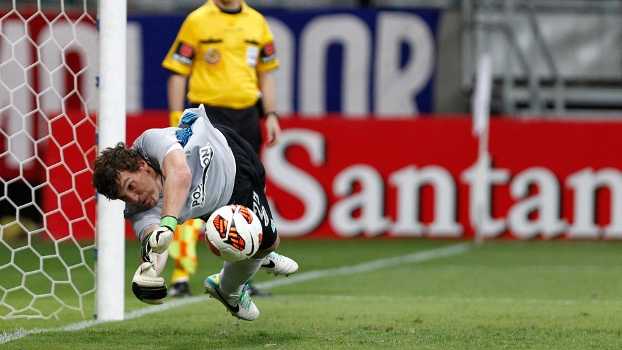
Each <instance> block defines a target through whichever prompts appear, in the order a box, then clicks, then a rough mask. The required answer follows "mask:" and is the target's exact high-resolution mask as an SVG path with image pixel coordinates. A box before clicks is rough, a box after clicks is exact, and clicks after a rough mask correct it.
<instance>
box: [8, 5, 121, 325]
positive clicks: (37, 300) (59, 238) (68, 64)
mask: <svg viewBox="0 0 622 350" xmlns="http://www.w3.org/2000/svg"><path fill="white" fill-rule="evenodd" d="M95 4H96V2H95V1H94V0H92V1H87V0H79V1H78V0H55V1H45V0H31V1H15V0H14V1H8V2H7V1H5V2H2V3H1V4H0V276H1V277H0V319H12V318H60V317H61V315H64V314H65V313H74V314H76V315H78V316H79V317H81V318H83V319H84V318H87V317H89V318H90V317H92V315H94V314H96V302H95V294H96V293H95V291H96V278H95V259H96V252H97V249H96V244H95V231H96V224H95V217H96V197H95V194H94V191H93V189H92V188H91V185H90V183H91V177H92V170H91V164H92V161H93V159H94V157H95V156H96V154H97V146H96V132H97V123H96V112H97V108H98V93H97V82H98V72H97V67H99V65H98V60H99V48H98V29H97V20H96V15H97V8H95V7H94V6H96V5H95ZM123 135H124V134H123ZM69 317H73V316H69Z"/></svg>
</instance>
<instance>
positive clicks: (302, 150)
mask: <svg viewBox="0 0 622 350" xmlns="http://www.w3.org/2000/svg"><path fill="white" fill-rule="evenodd" d="M282 126H283V129H284V135H283V140H282V142H281V143H280V145H279V146H277V147H276V148H275V149H270V150H268V151H267V152H264V154H263V160H264V163H265V164H266V168H267V171H268V174H269V185H268V191H267V193H268V194H269V196H270V197H271V198H272V199H273V201H274V209H275V210H274V211H275V212H276V214H277V216H278V217H279V220H278V221H277V223H278V224H279V226H278V227H279V229H280V232H281V234H283V235H284V236H305V237H330V236H340V237H351V236H357V235H364V236H377V235H385V236H388V237H404V236H406V237H455V238H465V237H467V238H468V237H473V236H474V231H475V229H474V228H475V223H476V222H481V225H480V227H481V231H480V232H481V233H482V235H483V236H484V237H487V238H517V239H531V238H536V237H540V238H555V237H564V238H571V239H572V238H575V239H599V238H606V239H619V238H622V172H621V170H620V169H621V167H622V164H621V161H622V159H621V157H620V154H621V151H622V145H621V144H620V143H619V142H617V138H618V135H619V133H620V132H622V122H613V121H606V122H604V121H601V122H585V121H582V122H578V121H542V120H540V121H536V120H518V119H512V118H496V119H493V120H492V121H491V125H490V143H489V155H490V157H489V160H486V159H482V162H481V163H478V151H477V147H478V140H477V138H475V137H474V136H473V135H472V132H471V127H472V125H471V120H470V118H466V117H438V116H437V117H434V118H418V119H408V120H381V119H367V120H364V121H357V120H347V119H343V118H326V119H321V120H304V119H283V120H282ZM478 164H480V165H482V169H483V172H480V173H478V172H477V165H478ZM482 179H483V181H479V180H482ZM478 191H484V192H482V193H484V194H485V196H484V199H485V200H484V202H483V203H482V206H481V211H480V213H479V214H480V216H478V212H477V210H476V205H475V198H476V192H478ZM478 220H479V221H478Z"/></svg>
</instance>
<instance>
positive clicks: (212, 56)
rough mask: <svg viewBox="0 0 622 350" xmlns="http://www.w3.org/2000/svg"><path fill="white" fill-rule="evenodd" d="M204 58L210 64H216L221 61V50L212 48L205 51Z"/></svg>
mask: <svg viewBox="0 0 622 350" xmlns="http://www.w3.org/2000/svg"><path fill="white" fill-rule="evenodd" d="M203 59H204V60H205V62H207V63H209V64H216V63H218V62H220V52H218V50H216V49H212V48H210V49H208V50H207V51H206V52H205V56H203Z"/></svg>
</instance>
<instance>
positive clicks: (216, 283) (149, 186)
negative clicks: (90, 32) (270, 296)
mask: <svg viewBox="0 0 622 350" xmlns="http://www.w3.org/2000/svg"><path fill="white" fill-rule="evenodd" d="M92 183H93V187H94V188H95V189H96V190H97V192H98V193H100V194H102V195H104V196H105V197H106V198H108V199H120V200H122V201H124V202H125V203H126V206H125V210H124V216H125V218H126V219H127V220H129V221H130V222H131V224H132V228H133V230H134V232H135V233H136V235H137V237H138V238H139V239H140V241H141V242H142V249H141V256H142V259H143V263H142V264H141V265H140V266H139V268H138V270H137V271H136V273H135V275H134V278H133V281H132V291H133V292H134V294H135V295H136V297H137V298H138V299H140V300H141V301H143V302H146V303H150V304H160V303H163V302H164V298H165V297H166V294H167V289H166V285H165V283H164V279H163V278H162V277H159V276H158V275H159V274H160V272H161V271H162V269H163V268H164V265H165V263H166V259H167V256H168V252H167V248H168V246H169V245H170V243H171V241H172V240H173V236H174V233H173V230H174V228H175V227H176V226H177V224H178V222H185V221H187V220H189V219H202V220H206V219H207V218H208V217H209V215H210V214H211V213H212V212H213V211H215V210H216V209H218V208H220V207H222V206H224V205H228V204H241V205H244V206H246V207H249V208H252V209H253V211H254V212H255V213H265V215H264V216H263V217H262V220H261V224H262V228H263V229H262V233H263V239H262V243H261V246H260V247H259V251H258V252H257V253H256V254H255V255H254V256H253V257H252V258H250V259H247V260H243V261H240V262H236V263H230V262H224V264H223V268H222V270H221V271H220V272H219V273H217V274H214V275H211V276H209V277H208V278H207V279H206V281H205V290H206V293H208V294H210V296H211V297H213V298H215V299H217V300H218V301H220V302H221V303H222V304H223V305H224V306H225V307H226V308H227V310H228V311H229V312H230V313H231V314H232V315H233V316H235V317H237V318H240V319H243V320H249V321H252V320H255V319H257V317H259V310H258V309H257V307H256V306H255V304H254V303H253V301H252V300H251V298H250V295H249V292H248V283H247V282H248V281H249V280H250V279H251V278H252V277H253V276H254V275H255V274H256V273H257V271H259V269H260V268H264V269H266V270H268V272H271V273H273V274H275V275H278V274H283V275H286V276H287V275H290V274H292V273H294V272H296V271H297V270H298V264H297V263H296V262H295V261H294V260H292V259H290V258H288V257H285V256H283V255H280V254H277V253H276V252H274V250H276V249H277V248H278V246H279V236H278V234H277V231H276V226H275V224H274V220H273V219H272V213H271V210H270V206H269V204H268V200H267V198H266V195H265V193H264V188H265V184H266V183H265V170H264V167H263V165H262V164H261V161H260V160H259V156H258V155H257V153H255V151H254V150H253V148H252V147H251V146H250V145H249V144H248V142H246V141H245V140H243V139H242V138H241V137H240V136H239V135H238V134H237V133H235V132H234V131H233V130H231V129H229V128H228V127H225V126H221V125H212V124H211V123H210V121H209V119H208V118H207V115H206V114H205V109H204V107H203V106H202V105H201V106H199V108H190V109H187V110H185V111H184V113H183V114H182V117H181V123H180V127H168V128H163V129H150V130H147V131H145V132H143V133H142V134H141V135H140V136H139V137H138V138H137V139H136V141H135V142H134V144H133V145H132V147H130V148H127V147H126V146H125V144H124V143H121V142H120V143H118V144H117V145H116V146H115V147H108V148H106V149H105V150H103V151H102V152H101V154H100V155H98V156H97V157H96V158H95V161H94V163H93V182H92ZM262 265H263V266H262Z"/></svg>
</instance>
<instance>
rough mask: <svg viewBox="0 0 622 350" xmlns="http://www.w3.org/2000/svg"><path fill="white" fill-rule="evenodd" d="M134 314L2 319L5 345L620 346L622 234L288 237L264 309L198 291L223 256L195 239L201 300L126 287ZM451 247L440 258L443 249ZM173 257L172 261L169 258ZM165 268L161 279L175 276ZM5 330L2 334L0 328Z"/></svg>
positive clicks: (130, 251)
mask: <svg viewBox="0 0 622 350" xmlns="http://www.w3.org/2000/svg"><path fill="white" fill-rule="evenodd" d="M126 249H127V258H126V266H127V269H126V276H125V277H126V278H125V279H126V280H127V283H126V299H125V308H126V310H127V314H126V320H125V321H122V322H106V323H98V322H93V321H89V320H87V321H84V320H82V319H78V318H76V317H75V315H74V314H73V313H69V314H67V315H65V314H61V315H60V318H59V319H58V320H23V319H17V320H8V321H0V347H1V348H7V349H33V348H42V347H43V348H45V349H97V350H100V349H176V350H179V349H217V348H218V349H265V348H271V349H272V348H273V349H348V350H352V349H501V348H502V349H619V348H620V347H621V344H622V293H620V292H621V290H622V288H621V287H622V278H621V277H622V276H621V272H622V271H621V269H620V260H621V254H620V251H621V249H622V242H565V241H555V242H539V241H530V242H506V241H495V242H487V243H485V244H484V245H483V246H473V245H470V244H469V243H467V242H449V241H428V240H417V239H412V240H379V239H374V240H364V239H361V240H343V241H323V240H284V241H283V242H282V243H281V248H280V249H279V252H281V253H283V254H285V255H288V256H291V257H292V258H294V259H296V260H297V261H298V262H299V264H300V272H299V273H298V274H296V275H293V276H291V277H289V278H285V277H283V276H278V277H276V278H275V277H274V276H272V275H268V274H266V273H265V272H263V271H260V273H258V275H257V276H256V277H255V278H254V280H253V281H254V282H255V284H257V285H259V286H262V287H264V288H265V289H269V290H270V291H271V292H273V294H274V295H273V296H272V297H270V298H254V299H253V300H254V302H255V304H257V307H258V308H259V310H260V312H261V315H260V318H259V319H258V320H257V321H254V322H246V321H241V320H237V319H235V318H233V317H231V316H230V315H229V314H228V313H227V312H226V311H225V308H224V307H223V306H222V305H221V304H220V303H218V302H216V301H214V300H211V299H209V298H207V297H205V296H204V295H202V294H201V293H202V289H203V288H202V283H203V279H204V278H205V277H206V276H208V275H210V274H212V273H215V272H217V271H219V269H220V266H221V263H220V261H219V260H218V259H217V258H216V257H215V256H213V255H211V253H210V252H209V251H208V250H207V247H205V245H204V244H199V271H198V272H197V275H195V276H194V278H193V279H192V280H191V287H192V290H193V292H194V293H195V296H194V297H192V298H186V299H171V300H168V301H167V303H165V304H164V305H163V307H152V306H146V304H142V303H140V302H139V301H137V300H136V299H135V298H134V296H133V295H132V293H131V291H130V290H129V285H130V281H131V278H132V275H133V273H134V271H135V269H136V268H137V266H138V250H139V247H138V244H137V243H135V242H128V244H127V248H126ZM448 251H449V252H451V254H442V252H448ZM169 265H170V264H169ZM170 271H171V270H170V267H167V270H165V272H164V273H163V276H165V277H169V276H170V273H171V272H170ZM1 332H4V333H1Z"/></svg>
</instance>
